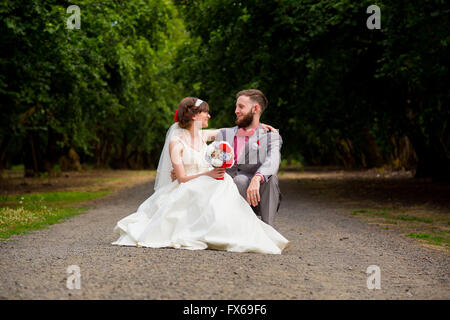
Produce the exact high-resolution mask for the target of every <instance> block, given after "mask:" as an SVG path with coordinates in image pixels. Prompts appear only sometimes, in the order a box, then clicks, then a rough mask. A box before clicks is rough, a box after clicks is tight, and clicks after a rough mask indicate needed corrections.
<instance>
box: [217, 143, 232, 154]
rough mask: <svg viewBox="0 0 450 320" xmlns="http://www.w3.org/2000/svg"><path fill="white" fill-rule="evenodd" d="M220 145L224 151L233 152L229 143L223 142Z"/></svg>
mask: <svg viewBox="0 0 450 320" xmlns="http://www.w3.org/2000/svg"><path fill="white" fill-rule="evenodd" d="M219 146H220V149H221V150H222V151H223V152H226V153H230V152H231V149H230V147H229V146H228V145H227V144H225V143H221V144H220V145H219Z"/></svg>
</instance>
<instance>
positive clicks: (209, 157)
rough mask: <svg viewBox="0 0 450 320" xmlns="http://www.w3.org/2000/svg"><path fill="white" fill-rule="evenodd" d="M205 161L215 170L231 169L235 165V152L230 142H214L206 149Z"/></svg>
mask: <svg viewBox="0 0 450 320" xmlns="http://www.w3.org/2000/svg"><path fill="white" fill-rule="evenodd" d="M205 160H206V162H208V163H209V164H210V165H212V166H213V167H215V168H230V167H232V166H233V164H234V152H233V149H232V148H231V146H230V144H229V143H228V142H226V141H220V142H217V141H214V142H213V143H211V144H210V145H209V146H208V147H207V148H206V155H205ZM223 179H224V178H223V177H222V178H217V180H223Z"/></svg>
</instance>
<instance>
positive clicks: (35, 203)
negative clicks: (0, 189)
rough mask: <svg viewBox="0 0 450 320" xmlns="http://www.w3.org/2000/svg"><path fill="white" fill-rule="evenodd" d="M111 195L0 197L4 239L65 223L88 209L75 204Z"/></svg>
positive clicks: (101, 193)
mask: <svg viewBox="0 0 450 320" xmlns="http://www.w3.org/2000/svg"><path fill="white" fill-rule="evenodd" d="M107 194H108V192H48V193H33V194H25V195H19V196H0V239H6V238H9V237H10V236H11V235H13V234H22V233H26V232H27V231H30V230H37V229H41V228H45V227H46V226H49V225H52V224H55V223H58V222H62V221H63V220H65V219H67V218H69V217H72V216H75V215H78V214H81V213H83V212H85V211H86V210H87V208H81V207H73V205H74V204H77V203H80V202H84V201H87V200H92V199H95V198H99V197H102V196H105V195H107ZM69 205H71V206H70V207H69Z"/></svg>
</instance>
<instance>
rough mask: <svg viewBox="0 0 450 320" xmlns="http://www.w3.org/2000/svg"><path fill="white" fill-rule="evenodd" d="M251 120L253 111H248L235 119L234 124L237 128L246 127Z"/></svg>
mask: <svg viewBox="0 0 450 320" xmlns="http://www.w3.org/2000/svg"><path fill="white" fill-rule="evenodd" d="M252 122H253V113H252V112H251V111H250V112H249V113H247V114H245V115H244V116H243V117H242V118H241V119H236V125H237V126H238V127H239V128H247V127H248V126H249V125H251V124H252Z"/></svg>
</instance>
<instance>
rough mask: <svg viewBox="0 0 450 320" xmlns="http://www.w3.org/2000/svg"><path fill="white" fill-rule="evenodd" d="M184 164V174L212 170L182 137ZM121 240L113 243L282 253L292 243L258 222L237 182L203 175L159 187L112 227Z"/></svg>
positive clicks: (229, 178) (271, 228)
mask: <svg viewBox="0 0 450 320" xmlns="http://www.w3.org/2000/svg"><path fill="white" fill-rule="evenodd" d="M173 139H178V140H179V141H181V142H182V143H183V145H184V147H183V154H182V160H183V164H184V167H185V171H186V175H188V176H189V175H194V174H197V173H201V172H205V171H208V170H211V169H212V167H211V166H210V165H209V164H208V163H207V162H206V161H205V159H204V155H205V151H206V146H207V145H206V143H204V145H203V148H202V150H200V151H197V150H195V149H193V148H192V147H191V146H190V145H189V144H188V143H186V141H184V139H182V138H180V137H174V138H173ZM114 232H116V233H119V235H120V237H119V239H118V240H117V241H115V242H113V243H112V244H113V245H122V246H142V247H151V248H162V247H171V248H181V249H190V250H200V249H207V248H208V249H216V250H227V251H232V252H258V253H271V254H281V252H282V250H283V249H284V248H286V247H288V246H289V244H290V243H289V241H288V240H287V239H286V238H284V237H283V236H282V235H281V234H280V233H278V232H277V231H276V230H275V229H274V228H273V227H271V226H270V225H268V224H266V223H264V222H263V221H262V220H260V219H259V218H258V217H257V216H256V215H255V213H254V212H253V210H252V209H251V207H250V205H249V204H248V203H247V201H246V200H244V198H242V196H241V195H240V194H239V191H238V189H237V187H236V185H235V184H234V182H233V179H232V178H231V177H230V176H229V175H228V174H225V179H224V180H216V179H214V178H211V177H209V176H200V177H198V178H195V179H192V180H190V181H188V182H185V183H178V181H177V180H175V181H173V182H171V183H168V184H167V185H165V186H163V187H162V188H159V189H158V190H156V191H155V193H153V195H152V196H150V197H149V198H148V199H147V200H145V201H144V202H143V203H142V204H141V205H140V206H139V208H138V210H137V212H135V213H133V214H131V215H129V216H127V217H125V218H123V219H122V220H120V221H119V222H117V225H116V226H115V228H114Z"/></svg>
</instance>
